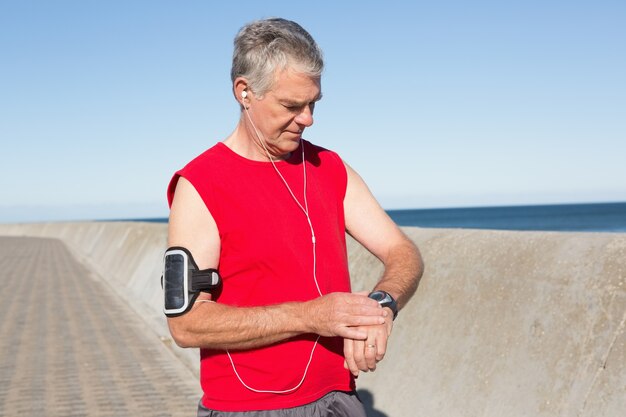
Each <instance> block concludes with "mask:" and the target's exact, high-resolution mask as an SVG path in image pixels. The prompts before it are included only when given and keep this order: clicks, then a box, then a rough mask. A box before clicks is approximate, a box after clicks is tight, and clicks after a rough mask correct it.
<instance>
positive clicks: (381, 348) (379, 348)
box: [376, 333, 389, 362]
mask: <svg viewBox="0 0 626 417" xmlns="http://www.w3.org/2000/svg"><path fill="white" fill-rule="evenodd" d="M387 340H389V338H388V337H387V335H386V333H380V334H379V335H378V336H377V337H376V362H380V361H382V360H383V358H384V357H385V353H387Z"/></svg>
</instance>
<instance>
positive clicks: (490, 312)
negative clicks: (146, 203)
mask: <svg viewBox="0 0 626 417" xmlns="http://www.w3.org/2000/svg"><path fill="white" fill-rule="evenodd" d="M405 231H406V232H407V234H408V235H409V236H410V237H411V238H412V239H413V240H414V241H415V242H416V243H417V244H418V246H419V247H420V249H421V250H422V252H423V255H424V259H425V261H426V274H425V276H424V278H423V280H422V283H421V285H420V288H419V290H418V293H417V295H416V296H415V298H414V299H413V300H412V302H411V303H410V304H409V305H408V306H407V308H405V309H404V310H402V311H401V313H400V315H399V317H398V319H397V320H396V323H395V327H394V331H393V334H392V337H391V341H390V347H389V352H388V354H387V357H386V358H385V360H384V361H383V362H381V363H380V364H379V367H378V369H377V371H376V372H374V373H368V374H362V375H361V376H360V377H359V380H358V383H357V384H358V388H359V389H360V390H361V393H362V394H363V397H364V399H365V401H366V402H367V405H368V408H369V409H370V412H371V415H372V416H374V415H375V416H389V417H395V416H434V415H437V416H446V417H455V416H460V417H461V416H463V417H473V416H550V417H553V416H580V417H583V416H584V417H592V416H593V417H597V416H610V417H621V416H623V415H624V410H626V329H625V327H626V235H625V234H608V233H606V234H601V233H543V232H505V231H480V230H444V229H416V228H405ZM0 235H12V236H37V237H53V238H58V239H60V240H61V241H62V242H64V243H65V244H66V245H67V247H68V248H69V249H70V250H71V252H72V254H73V256H74V258H75V259H78V260H79V261H80V262H81V263H82V265H85V266H86V269H83V270H82V272H80V273H78V276H80V277H81V278H78V276H75V277H74V278H64V279H66V280H68V279H71V280H72V281H71V282H72V283H71V284H69V287H68V288H74V287H75V286H76V285H78V282H80V281H90V282H93V283H94V285H95V284H97V285H99V286H100V287H97V288H98V289H94V290H91V291H94V293H89V292H88V291H87V290H80V291H79V290H76V291H74V292H73V291H67V290H65V291H66V292H65V293H63V292H61V293H58V294H56V295H54V297H53V298H51V299H50V300H48V301H42V300H37V302H36V303H35V304H41V305H44V306H45V307H41V310H34V309H35V307H33V306H32V304H33V302H32V301H35V300H34V299H31V298H27V299H28V300H32V301H31V302H30V303H28V304H29V306H21V302H20V300H17V301H16V300H8V299H5V298H3V303H2V304H0V305H1V310H0V311H1V312H2V313H0V314H3V315H6V317H9V316H8V315H9V314H10V315H11V317H13V318H14V319H11V320H7V319H6V318H5V319H4V320H3V321H2V323H1V325H2V326H3V327H2V328H1V329H2V330H1V331H2V333H1V337H2V342H1V343H2V344H1V345H0V346H2V351H1V354H2V355H1V357H2V360H0V364H1V365H0V366H1V369H2V375H3V376H4V373H5V370H6V373H7V374H11V375H12V376H11V377H8V379H3V377H0V405H1V406H3V407H4V410H5V413H6V414H4V415H13V414H11V413H10V411H12V409H10V408H7V405H8V404H10V405H11V407H13V406H16V404H27V403H28V401H29V400H30V399H31V397H30V396H29V395H30V392H29V391H28V389H26V388H20V386H21V387H25V385H19V384H18V382H19V381H20V380H19V378H17V379H16V376H15V375H17V374H16V373H15V371H13V370H12V369H13V368H12V367H13V366H17V365H16V364H18V363H20V364H26V362H27V361H26V360H25V359H23V358H22V359H17V360H15V361H14V362H15V363H13V362H11V361H6V360H5V359H4V358H5V356H12V357H16V358H18V356H17V355H18V352H17V351H16V350H15V349H16V348H15V347H14V345H20V344H22V343H25V342H24V341H26V340H29V339H28V338H29V337H34V335H35V334H42V335H44V337H53V336H52V335H53V334H55V333H57V332H58V331H60V329H59V326H58V325H55V326H56V327H52V324H50V323H48V322H44V323H45V324H46V325H45V326H44V325H42V324H41V323H38V322H37V318H38V314H44V315H45V316H48V315H50V314H52V312H53V310H54V308H53V305H54V304H55V303H57V302H58V300H59V299H66V298H72V297H75V296H76V294H78V295H79V296H80V297H83V296H84V295H85V294H100V292H101V291H102V290H101V286H104V287H108V289H107V291H108V293H109V294H110V296H111V298H112V299H111V300H109V301H107V302H106V305H113V304H115V303H117V304H120V305H122V306H127V305H128V304H129V303H128V302H127V298H132V299H133V300H134V303H132V304H130V305H132V308H134V315H135V316H136V318H137V319H138V320H139V322H138V324H136V326H135V325H132V324H131V323H128V324H129V325H131V328H132V329H135V330H136V329H142V330H143V334H144V335H145V337H147V339H148V340H150V341H151V342H147V344H150V343H152V349H155V352H156V351H162V350H164V349H165V350H166V351H167V350H168V349H169V351H171V352H172V353H174V354H175V355H176V357H177V358H178V362H177V361H174V362H177V363H179V364H185V365H186V366H187V367H188V368H189V369H191V373H185V372H183V371H181V370H180V369H179V368H176V369H177V371H176V372H182V373H181V374H176V375H170V376H168V377H166V379H167V378H171V379H176V380H177V381H176V382H177V383H178V382H180V379H181V378H182V380H184V381H186V382H190V384H191V387H194V386H196V385H197V380H196V378H197V377H196V376H195V375H194V373H195V372H197V366H198V362H197V351H194V350H181V349H178V348H176V347H175V346H173V344H172V343H171V340H170V339H169V335H168V333H167V329H166V326H165V320H164V317H163V315H162V313H161V311H160V309H161V290H160V286H159V276H160V268H161V257H162V254H163V250H164V248H165V241H166V226H165V225H162V224H145V223H144V224H142V223H54V224H36V225H35V224H32V225H0ZM18 241H19V242H21V243H20V245H22V244H23V245H24V246H25V247H31V246H33V242H39V241H38V240H30V239H22V240H16V241H15V242H18ZM28 242H30V243H28ZM46 242H48V243H46V244H49V242H50V241H46ZM37 245H39V243H37ZM5 246H6V245H5ZM5 246H3V248H2V250H0V252H1V253H2V254H5V252H7V251H9V252H10V249H6V248H5ZM349 252H350V259H351V261H350V268H351V274H352V277H353V283H354V290H361V289H370V288H371V287H372V286H373V284H374V282H375V281H376V280H377V279H378V277H379V276H380V272H381V271H382V266H381V265H380V264H379V262H378V261H377V260H376V259H374V258H373V257H372V256H371V255H370V254H369V253H368V252H367V251H365V250H364V249H363V248H361V247H360V246H359V245H357V244H356V243H355V242H352V241H351V242H350V244H349ZM16 256H17V257H18V258H19V256H20V255H16ZM0 259H4V258H0ZM2 262H5V261H4V260H3V261H2ZM22 262H25V263H24V264H23V265H30V264H31V263H33V261H32V260H31V259H30V258H28V257H27V258H26V259H25V260H24V259H23V260H22ZM28 268H29V267H24V271H27V272H30V273H34V272H32V271H33V270H32V269H28ZM30 268H32V267H30ZM42 268H43V267H42ZM47 268H49V267H47ZM76 268H78V267H76ZM20 272H23V271H20ZM57 275H62V276H64V275H65V273H61V274H58V271H57ZM7 279H8V278H7V276H6V274H4V273H3V275H2V278H1V280H2V288H3V291H2V297H5V295H6V293H7V287H8V286H17V287H18V288H19V291H22V290H23V288H24V286H25V284H24V283H23V282H21V281H20V280H18V279H16V278H15V277H13V278H11V279H12V281H11V283H12V284H11V285H9V284H8V283H7V282H6V280H7ZM38 282H40V284H39V285H42V286H43V285H48V284H45V283H43V282H41V281H38ZM55 282H56V281H55ZM63 285H67V284H64V283H61V282H58V283H57V284H55V285H53V286H59V287H62V286H63ZM90 285H92V284H90ZM44 288H46V289H48V288H49V287H47V286H44ZM116 289H117V292H116ZM20 294H22V293H21V292H20ZM32 296H33V295H32V294H25V295H24V296H23V297H32ZM92 297H96V298H97V297H98V296H97V295H90V296H87V299H91V298H92ZM5 300H6V301H5ZM83 300H84V299H83ZM137 300H142V302H137ZM81 303H82V304H80V305H79V307H75V310H60V311H61V312H62V313H63V314H64V315H63V319H62V320H60V321H61V322H67V323H68V329H67V330H63V331H66V333H64V335H65V336H64V337H58V339H59V340H56V341H55V342H54V343H61V340H64V341H65V340H68V339H69V340H70V341H72V343H78V344H80V343H82V341H81V339H80V338H79V336H78V335H79V334H80V333H82V332H88V328H93V327H95V328H96V329H99V328H98V326H97V325H96V324H95V323H96V320H97V318H98V317H100V316H103V315H104V316H103V317H106V319H105V320H104V322H105V323H107V325H115V324H116V323H119V322H121V321H122V320H121V319H120V318H119V317H127V316H129V315H130V316H132V315H133V314H128V313H124V314H122V313H119V314H120V316H115V317H113V316H107V315H106V314H113V313H110V312H108V311H107V310H106V309H101V310H98V311H96V312H92V313H86V312H85V313H83V314H82V315H81V314H80V313H78V312H79V311H82V309H85V308H87V307H88V305H89V303H88V302H86V301H81ZM8 306H10V307H8ZM7 308H8V309H7ZM37 308H39V307H37ZM64 308H68V309H69V308H70V307H64ZM72 308H74V307H72ZM20 309H25V310H24V311H23V313H24V314H17V313H16V312H22V311H21V310H20ZM41 311H45V313H41ZM71 311H74V313H71ZM76 315H78V316H80V317H81V318H82V319H83V320H85V321H87V323H88V324H86V325H85V327H79V326H82V325H81V324H71V325H70V324H69V322H70V321H71V320H72V319H73V318H74V316H76ZM7 322H9V324H7ZM120 325H121V323H120ZM6 326H9V327H6ZM19 326H22V328H23V330H21V333H19V335H18V330H17V329H18V328H19ZM132 326H135V327H132ZM106 327H107V326H104V324H103V327H102V328H101V329H99V330H98V331H101V332H105V334H106V332H107V331H112V332H113V334H115V335H118V334H123V335H124V336H123V337H126V335H128V334H132V333H138V334H139V333H140V332H138V331H133V330H130V331H126V333H122V332H123V331H122V330H114V331H113V330H106ZM7 329H8V330H7ZM33 329H36V330H33ZM50 329H54V331H53V330H50ZM7 335H8V337H9V340H10V342H8V343H7V342H5V340H6V339H7ZM11 335H15V336H14V337H12V338H11ZM123 337H122V338H123ZM90 338H92V339H95V340H97V341H98V342H97V343H95V346H92V348H93V351H94V352H97V349H98V346H102V345H103V344H104V341H105V340H113V339H116V338H119V337H111V336H110V335H100V336H98V335H92V337H90ZM49 340H52V339H49ZM63 343H64V344H63ZM63 343H61V346H67V345H68V344H69V342H67V341H65V342H63ZM147 344H146V346H147ZM28 345H30V344H28V343H27V344H24V349H28V348H26V346H28ZM140 345H144V343H143V342H142V343H140ZM10 349H13V350H10ZM41 349H44V348H43V347H42V348H41ZM76 349H78V348H76ZM101 349H102V348H101ZM128 349H130V348H128ZM128 349H126V350H124V349H123V350H121V351H109V352H106V351H103V352H102V354H101V355H100V356H102V357H104V358H108V359H109V360H110V361H111V362H116V360H115V359H118V360H120V361H121V362H123V358H124V357H125V356H129V350H128ZM18 350H20V349H18ZM90 350H91V349H90ZM131 351H132V350H131ZM7 352H12V353H9V354H7ZM71 352H74V353H71V354H70V353H68V354H67V355H66V356H46V358H49V359H46V363H45V364H43V365H42V364H41V363H39V364H37V365H33V369H35V370H36V369H38V368H40V367H41V366H46V365H49V364H52V363H56V364H57V365H56V367H57V368H56V369H57V371H58V372H60V373H61V374H62V370H63V369H64V368H66V367H64V366H61V365H59V364H62V363H64V362H68V363H69V364H70V365H69V367H67V368H66V369H67V370H66V371H65V372H74V371H76V370H77V369H78V371H80V366H81V365H80V364H81V363H83V362H82V360H83V359H77V358H82V357H81V356H78V355H79V354H78V353H76V352H78V350H76V351H71ZM57 355H58V354H57ZM133 355H134V358H135V360H136V361H137V362H141V358H142V357H144V356H146V355H143V354H142V353H141V351H136V352H135V353H133ZM27 356H28V357H33V356H34V355H33V354H32V353H31V354H29V355H27ZM148 356H155V354H153V353H150V354H149V355H148ZM53 358H54V359H53ZM150 359H151V360H152V358H150ZM33 360H36V359H33ZM37 360H39V359H37ZM93 360H95V358H93ZM135 360H133V361H131V362H134V361H135ZM165 362H168V363H170V365H172V361H167V360H166V361H165ZM94 366H95V365H94ZM99 366H100V367H103V366H101V365H99ZM143 366H144V365H142V368H141V369H142V372H144V373H143V374H142V373H140V372H139V371H138V370H135V371H132V370H131V371H129V374H127V375H128V376H124V377H120V378H119V380H116V379H108V380H107V381H110V382H111V384H113V383H114V382H115V381H118V382H119V383H122V384H123V383H124V381H131V382H126V383H127V384H132V383H133V382H132V381H137V380H141V382H137V383H138V384H141V383H143V384H146V385H150V384H156V382H155V381H159V380H160V378H161V377H160V376H155V375H153V374H148V373H146V372H147V371H146V370H145V369H144V368H143ZM85 369H89V368H85ZM72 370H74V371H72ZM29 372H31V374H29V375H36V374H35V373H33V372H35V371H29ZM120 372H121V371H116V375H120ZM133 372H134V373H133ZM18 374H19V373H18ZM101 378H105V377H101ZM107 378H109V377H107ZM32 379H33V376H28V375H27V376H25V377H24V380H32ZM79 380H80V381H81V383H80V387H81V389H88V388H84V387H87V386H90V385H92V384H94V383H95V381H96V380H97V378H96V379H85V378H84V377H81V378H79ZM7 381H8V382H7ZM53 381H54V378H52V379H44V380H43V381H39V382H38V384H39V385H36V390H37V394H36V395H35V396H36V397H39V398H44V397H45V398H49V397H48V394H46V395H45V396H42V392H45V389H46V388H45V387H47V386H48V385H49V384H52V385H54V382H53ZM7 384H8V385H7ZM42 387H43V388H42ZM55 389H56V388H55ZM97 389H102V388H97ZM190 389H192V388H190ZM42 390H43V391H42ZM128 390H129V388H123V385H122V388H120V386H117V388H115V389H113V388H112V391H111V392H112V394H113V395H112V397H113V398H114V401H118V402H123V401H127V399H128V398H130V399H132V398H133V395H128V392H127V391H128ZM156 390H157V391H156V392H158V394H157V395H158V396H161V395H162V396H166V397H167V398H164V399H163V401H164V402H168V401H172V402H174V401H178V400H181V399H182V402H183V403H185V404H187V403H189V402H193V400H191V399H190V398H189V397H190V396H192V397H193V395H194V394H193V393H192V391H190V390H185V391H184V392H181V393H173V392H169V391H167V392H166V391H159V388H157V389H156ZM72 391H74V390H72ZM21 396H24V398H25V399H22V400H20V399H19V398H20V397H21ZM172 397H177V398H172ZM56 398H59V400H56V401H58V402H57V403H55V404H57V405H59V406H61V405H63V404H66V403H67V402H69V403H70V407H75V408H76V409H77V410H79V411H80V410H87V407H86V406H85V405H84V404H86V402H83V403H80V402H77V403H74V404H73V405H72V403H71V401H72V398H73V397H71V396H70V395H69V394H68V393H67V392H66V393H64V394H63V395H60V396H58V397H56ZM86 398H90V397H89V396H86ZM91 398H97V396H94V395H92V396H91ZM81 404H83V405H81ZM159 404H161V403H159ZM192 405H193V404H192ZM112 407H113V408H115V407H118V410H121V411H124V410H130V409H131V408H130V407H131V406H130V405H125V407H126V408H124V409H123V408H122V405H121V404H120V403H113V405H112ZM133 407H134V406H133ZM138 407H139V406H138ZM160 407H161V406H160ZM163 407H164V406H163ZM0 410H3V409H2V408H0ZM132 410H133V411H134V410H135V409H134V408H133V409H132ZM159 410H160V409H159ZM87 411H89V410H87ZM153 411H154V409H153ZM0 414H2V412H1V411H0ZM15 415H29V414H28V413H25V414H24V413H21V414H15ZM47 415H54V414H47ZM58 415H69V414H58ZM77 415H80V414H77ZM94 415H96V414H94ZM110 415H134V413H133V412H129V414H124V413H123V412H121V413H117V414H116V413H114V412H112V413H111V414H110ZM162 415H176V414H168V413H167V412H163V414H162ZM180 415H182V414H180ZM187 415H189V414H187Z"/></svg>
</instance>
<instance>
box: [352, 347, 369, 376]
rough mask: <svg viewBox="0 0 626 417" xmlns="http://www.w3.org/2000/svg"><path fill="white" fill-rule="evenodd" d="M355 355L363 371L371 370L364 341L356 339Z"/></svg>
mask: <svg viewBox="0 0 626 417" xmlns="http://www.w3.org/2000/svg"><path fill="white" fill-rule="evenodd" d="M353 357H354V362H355V363H356V366H357V368H358V369H359V370H361V371H363V372H368V371H369V370H370V368H369V366H367V361H366V360H365V343H364V342H363V341H361V340H355V341H354V352H353Z"/></svg>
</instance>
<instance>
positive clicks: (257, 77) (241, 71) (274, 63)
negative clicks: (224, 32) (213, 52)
mask: <svg viewBox="0 0 626 417" xmlns="http://www.w3.org/2000/svg"><path fill="white" fill-rule="evenodd" d="M234 44H235V49H234V52H233V66H232V68H231V71H230V78H231V80H232V81H233V82H234V81H235V79H236V78H237V77H245V78H246V79H247V80H248V85H249V88H250V89H251V90H252V91H253V92H254V93H255V94H257V95H259V96H263V95H264V94H265V93H266V92H267V91H268V90H270V89H271V87H272V84H273V83H274V74H275V71H276V70H284V69H287V68H288V67H290V68H293V69H295V70H297V71H298V72H301V73H304V74H307V75H309V76H311V77H320V76H321V75H322V70H323V69H324V59H323V57H322V50H321V49H320V48H319V46H318V45H317V43H316V42H315V40H314V39H313V37H312V36H311V35H310V34H309V33H308V32H307V31H306V30H304V29H303V28H302V26H300V25H299V24H297V23H296V22H292V21H290V20H286V19H281V18H271V19H263V20H257V21H255V22H251V23H249V24H247V25H245V26H244V27H242V28H241V29H240V30H239V33H238V34H237V36H236V37H235V41H234Z"/></svg>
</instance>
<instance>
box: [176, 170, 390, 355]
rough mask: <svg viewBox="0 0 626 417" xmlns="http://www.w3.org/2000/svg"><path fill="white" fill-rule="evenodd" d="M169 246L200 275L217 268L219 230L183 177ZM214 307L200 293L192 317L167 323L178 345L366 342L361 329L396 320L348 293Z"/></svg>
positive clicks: (233, 347) (189, 314)
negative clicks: (180, 250) (189, 257)
mask: <svg viewBox="0 0 626 417" xmlns="http://www.w3.org/2000/svg"><path fill="white" fill-rule="evenodd" d="M168 246H170V247H171V246H182V247H185V248H187V249H188V250H189V251H191V253H192V254H193V256H194V259H195V261H196V263H197V264H198V267H199V268H200V269H205V268H217V267H218V264H219V253H220V238H219V232H218V229H217V225H216V223H215V220H214V219H213V216H212V215H211V213H210V212H209V210H208V209H207V207H206V205H205V204H204V202H203V201H202V198H201V197H200V195H199V194H198V192H197V191H196V189H195V188H194V187H193V185H192V184H191V183H190V182H189V181H187V180H186V179H185V178H182V177H181V178H180V179H179V181H178V184H177V186H176V193H175V195H174V199H173V201H172V207H171V211H170V219H169V227H168ZM224 285H228V282H226V283H225V284H224ZM198 301H209V302H198ZM210 301H212V300H211V296H210V294H206V293H201V294H200V296H199V297H198V299H197V301H196V304H195V305H194V306H193V307H192V309H191V310H190V311H189V312H187V313H186V314H184V315H182V316H178V317H170V318H168V319H167V321H168V325H169V328H170V332H171V334H172V337H173V338H174V340H175V342H176V343H177V344H178V345H180V346H182V347H204V348H212V349H231V350H241V349H252V348H257V347H261V346H266V345H270V344H272V343H276V342H279V341H281V340H284V339H287V338H290V337H293V336H296V335H299V334H303V333H316V334H319V335H321V336H340V337H344V338H349V339H358V340H363V339H365V338H366V337H367V334H366V332H364V331H363V330H360V329H358V326H368V325H375V324H382V323H384V322H385V319H387V320H391V319H392V318H391V317H386V315H387V311H386V310H385V309H382V308H381V307H380V305H379V304H378V303H377V302H376V301H374V300H372V299H370V298H368V297H366V296H363V295H359V294H350V293H332V294H327V295H324V296H322V297H319V298H316V299H313V300H311V301H307V302H292V303H283V304H275V305H268V306H263V307H233V306H228V305H224V304H220V303H214V302H210Z"/></svg>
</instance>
